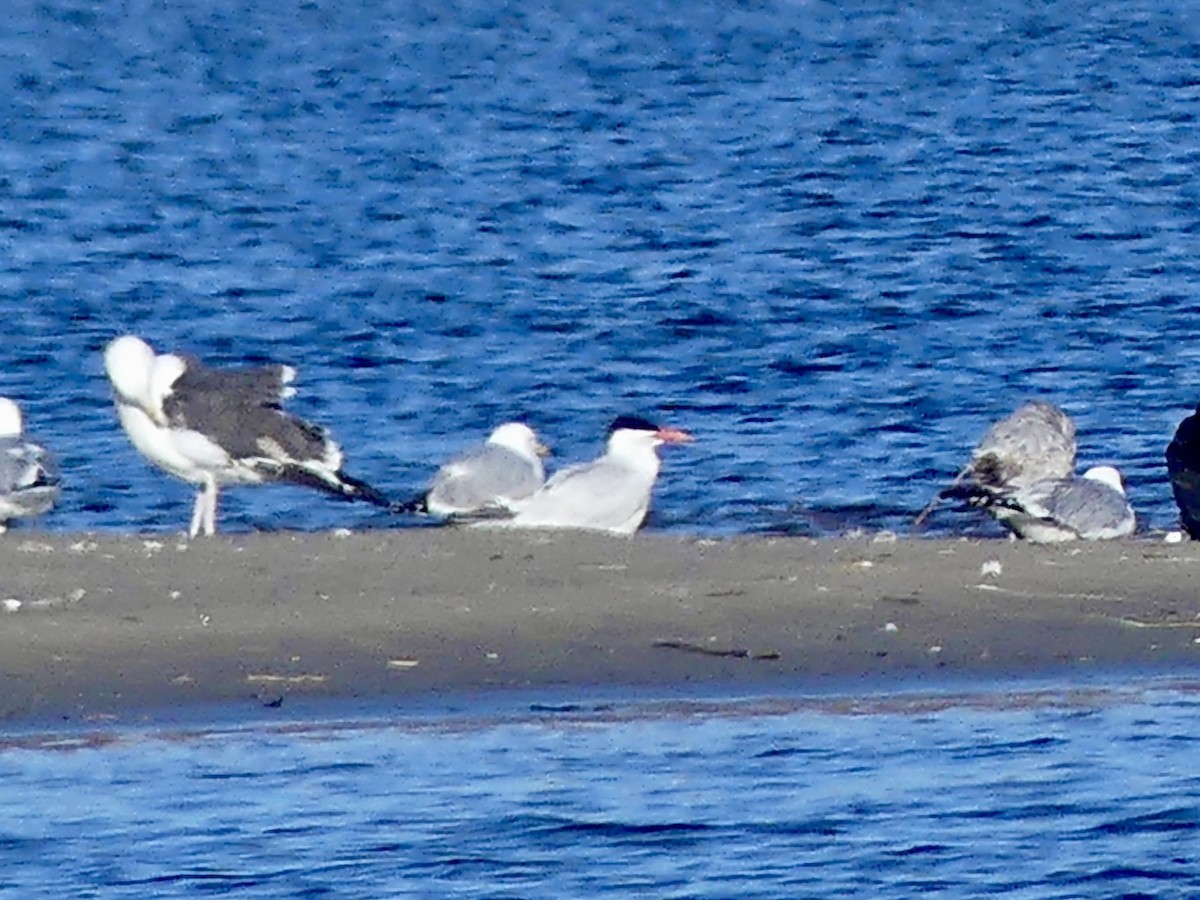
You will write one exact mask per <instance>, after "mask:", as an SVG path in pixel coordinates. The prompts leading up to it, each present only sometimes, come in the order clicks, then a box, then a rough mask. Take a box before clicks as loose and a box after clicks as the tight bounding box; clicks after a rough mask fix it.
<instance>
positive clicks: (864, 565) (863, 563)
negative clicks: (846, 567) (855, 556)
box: [851, 559, 875, 569]
mask: <svg viewBox="0 0 1200 900" xmlns="http://www.w3.org/2000/svg"><path fill="white" fill-rule="evenodd" d="M851 565H852V566H854V567H855V568H858V569H873V568H875V563H874V562H872V561H871V560H869V559H860V560H859V561H858V562H855V563H851Z"/></svg>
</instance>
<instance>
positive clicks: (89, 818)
mask: <svg viewBox="0 0 1200 900" xmlns="http://www.w3.org/2000/svg"><path fill="white" fill-rule="evenodd" d="M1198 723H1200V701H1198V700H1197V694H1196V686H1195V685H1181V684H1178V683H1176V684H1171V685H1155V684H1153V683H1146V684H1144V685H1142V686H1137V685H1134V686H1125V687H1122V688H1120V689H1112V688H1109V689H1089V690H1083V691H1073V692H1067V691H1061V690H1060V691H1047V690H1036V691H1026V692H1023V693H1007V694H1001V693H993V694H982V695H976V696H951V695H946V696H924V697H916V696H904V695H893V696H891V697H878V698H875V699H873V700H866V699H861V698H860V699H858V700H849V699H845V698H840V699H839V698H832V699H826V700H822V701H809V702H805V701H787V702H785V701H773V702H768V701H759V702H755V703H724V704H703V705H701V704H696V705H691V704H683V705H678V704H676V705H672V706H669V707H661V708H657V709H656V708H653V707H633V706H621V705H615V706H609V705H598V706H585V707H561V708H548V707H536V708H534V709H533V710H532V711H531V710H529V709H527V710H526V711H525V712H524V713H523V714H511V715H507V716H500V717H493V718H485V719H480V718H477V717H472V716H467V717H461V718H455V717H452V718H449V719H446V718H442V719H439V720H436V721H422V720H413V719H409V720H404V719H401V720H399V721H393V722H392V723H389V724H380V723H375V724H373V725H369V726H367V725H360V726H355V727H338V728H335V727H332V726H307V727H305V728H303V729H300V730H290V729H287V728H279V729H270V728H265V727H256V728H251V729H246V730H231V731H217V732H208V733H190V734H188V733H177V734H173V735H168V734H161V733H156V734H139V733H131V732H125V733H123V734H119V735H108V736H103V735H93V736H92V739H91V740H78V741H76V740H74V739H72V738H71V736H69V735H63V736H60V738H59V739H60V740H61V743H60V744H59V749H48V748H47V746H46V745H45V744H40V743H36V742H28V743H24V744H22V742H20V741H15V742H12V744H11V745H10V746H9V747H8V748H7V749H0V800H2V802H3V804H4V808H5V810H6V815H5V817H4V822H3V824H2V825H0V894H2V895H3V896H6V897H8V896H11V897H22V898H25V897H35V896H46V897H68V896H70V897H84V896H104V897H147V896H156V897H157V896H163V897H183V896H188V897H191V896H207V895H219V894H234V895H236V896H248V897H282V896H289V897H301V896H302V897H317V896H336V897H363V898H367V897H383V896H388V897H396V896H425V897H433V896H439V897H441V896H488V897H514V898H515V897H582V896H595V895H605V896H618V897H628V896H636V895H643V896H647V895H649V896H659V897H763V898H766V897H832V896H869V897H888V898H909V897H914V896H918V895H921V896H923V895H926V894H931V895H935V896H981V895H984V894H1003V895H1004V896H1010V897H1039V898H1042V897H1063V898H1067V897H1085V896H1087V897H1101V896H1102V897H1115V896H1127V897H1186V896H1196V895H1197V893H1198V892H1200V850H1198V849H1197V848H1198V847H1200V840H1197V837H1198V836H1200V834H1198V833H1200V804H1198V800H1197V798H1198V797H1200V775H1197V773H1196V767H1195V759H1196V754H1197V752H1198V751H1200V724H1198ZM110 741H111V742H110Z"/></svg>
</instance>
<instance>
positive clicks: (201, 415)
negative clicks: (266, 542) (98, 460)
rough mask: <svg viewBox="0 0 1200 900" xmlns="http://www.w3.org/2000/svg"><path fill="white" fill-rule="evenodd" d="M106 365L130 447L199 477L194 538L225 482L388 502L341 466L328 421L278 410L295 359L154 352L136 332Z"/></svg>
mask: <svg viewBox="0 0 1200 900" xmlns="http://www.w3.org/2000/svg"><path fill="white" fill-rule="evenodd" d="M104 366H105V369H106V370H107V372H108V378H109V381H111V382H112V386H113V389H114V392H115V395H116V404H117V415H118V416H119V417H120V420H121V425H122V426H123V427H124V428H125V431H126V433H127V434H128V435H129V438H130V440H131V441H133V445H134V446H135V447H136V448H137V449H138V450H139V451H141V453H142V454H143V455H144V456H145V457H146V458H147V459H149V460H150V461H151V462H152V463H154V464H155V465H156V466H158V467H159V468H161V469H164V470H166V471H167V472H169V473H170V474H172V475H174V476H176V477H177V478H181V479H183V480H184V481H187V482H190V483H192V484H196V485H199V487H200V489H199V491H198V492H197V494H196V503H195V507H194V509H193V512H192V521H191V525H190V526H189V528H188V534H189V535H190V536H192V537H195V536H196V535H197V534H198V533H200V532H201V531H203V532H204V533H205V534H213V533H214V532H215V531H216V515H217V492H218V489H219V487H220V485H223V484H262V483H264V482H286V483H290V484H298V485H303V486H305V487H311V488H316V489H318V490H321V491H324V492H326V493H328V494H331V495H333V496H336V497H339V498H342V499H345V500H365V501H367V502H370V503H374V504H377V505H380V506H390V503H389V501H388V499H387V498H386V497H384V496H383V495H382V494H381V493H380V492H379V491H377V490H375V489H374V488H372V487H371V486H370V485H368V484H366V483H365V482H362V481H359V480H358V479H356V478H352V477H350V476H349V475H347V474H346V473H345V472H344V471H343V470H342V463H343V459H344V455H343V453H342V448H341V447H340V446H338V444H337V443H336V442H335V441H334V440H333V439H332V438H331V437H330V436H329V433H328V432H327V431H326V430H325V429H324V428H321V427H320V426H318V425H313V424H312V423H310V422H306V421H304V420H303V419H300V418H298V417H296V416H293V415H291V414H290V413H287V412H285V411H284V410H283V409H282V407H281V406H280V403H281V401H282V400H284V399H285V398H287V397H290V396H292V395H293V394H294V393H295V391H294V389H293V388H291V387H290V384H291V382H292V380H293V379H294V378H295V375H296V373H295V370H294V369H292V367H291V366H281V365H271V366H256V367H248V368H239V369H212V368H208V367H206V366H204V365H202V364H201V363H200V362H199V361H198V360H196V359H193V358H191V357H187V356H180V355H176V354H170V353H168V354H162V355H157V354H155V352H154V350H153V349H152V348H151V347H150V345H149V344H147V343H146V342H145V341H143V340H142V339H141V338H138V337H134V336H132V335H127V336H125V337H120V338H117V339H116V340H114V341H113V342H112V343H110V344H109V345H108V347H107V349H106V350H105V353H104Z"/></svg>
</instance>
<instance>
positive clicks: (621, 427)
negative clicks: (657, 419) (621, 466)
mask: <svg viewBox="0 0 1200 900" xmlns="http://www.w3.org/2000/svg"><path fill="white" fill-rule="evenodd" d="M692 440H694V438H693V437H692V436H691V435H690V434H689V433H688V432H686V431H684V430H683V429H682V428H664V427H660V426H658V425H655V424H654V423H653V422H650V421H647V420H646V419H642V418H639V417H638V416H617V418H616V419H614V420H613V423H612V424H611V425H610V426H608V452H609V453H618V454H619V453H637V452H640V451H645V450H647V449H649V450H654V449H655V448H657V447H660V446H662V445H663V444H687V443H690V442H691V441H692Z"/></svg>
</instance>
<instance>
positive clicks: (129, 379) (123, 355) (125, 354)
mask: <svg viewBox="0 0 1200 900" xmlns="http://www.w3.org/2000/svg"><path fill="white" fill-rule="evenodd" d="M154 359H155V356H154V350H153V349H151V347H150V345H149V344H147V343H146V342H145V341H143V340H142V339H141V338H140V337H135V336H134V335H132V334H127V335H125V336H124V337H119V338H117V339H116V340H114V341H112V342H110V343H109V345H108V346H107V347H106V348H105V349H104V370H105V371H106V372H107V373H108V380H109V381H111V382H112V386H113V389H114V390H115V391H116V392H117V393H118V394H119V395H120V397H121V399H122V400H124V401H126V402H127V403H134V404H138V405H149V397H150V393H151V391H150V378H151V375H152V373H153V372H154Z"/></svg>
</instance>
